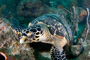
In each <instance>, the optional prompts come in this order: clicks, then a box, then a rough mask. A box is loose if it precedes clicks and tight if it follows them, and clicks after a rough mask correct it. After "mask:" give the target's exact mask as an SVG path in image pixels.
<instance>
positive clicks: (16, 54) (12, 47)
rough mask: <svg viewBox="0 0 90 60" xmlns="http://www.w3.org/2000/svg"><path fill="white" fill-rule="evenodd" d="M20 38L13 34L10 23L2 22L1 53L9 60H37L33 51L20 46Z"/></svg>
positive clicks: (0, 24) (0, 29)
mask: <svg viewBox="0 0 90 60" xmlns="http://www.w3.org/2000/svg"><path fill="white" fill-rule="evenodd" d="M3 26H4V27H3ZM4 29H5V30H4ZM7 29H8V30H7ZM19 37H20V35H17V34H15V33H13V32H12V30H11V29H10V25H9V22H5V21H4V20H0V52H3V54H4V53H5V54H6V57H7V60H35V59H34V56H33V49H31V48H30V47H28V46H26V45H21V44H19V39H20V38H19ZM5 54H4V55H5ZM0 56H1V55H0ZM6 57H5V58H6Z"/></svg>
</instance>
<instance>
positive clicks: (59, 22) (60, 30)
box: [31, 14, 72, 42]
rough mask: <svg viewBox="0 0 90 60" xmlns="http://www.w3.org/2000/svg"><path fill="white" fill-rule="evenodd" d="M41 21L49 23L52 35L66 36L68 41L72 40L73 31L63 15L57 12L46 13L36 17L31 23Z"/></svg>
mask: <svg viewBox="0 0 90 60" xmlns="http://www.w3.org/2000/svg"><path fill="white" fill-rule="evenodd" d="M41 22H42V23H44V24H45V25H47V27H48V29H49V31H50V33H51V34H52V35H58V36H61V37H65V38H66V39H67V41H68V42H70V40H71V37H72V32H71V29H70V27H69V25H68V24H67V22H66V20H65V19H64V18H63V17H62V16H60V15H57V14H45V15H43V16H40V17H38V18H36V19H35V20H33V21H32V22H31V23H32V24H33V25H34V24H38V23H41Z"/></svg>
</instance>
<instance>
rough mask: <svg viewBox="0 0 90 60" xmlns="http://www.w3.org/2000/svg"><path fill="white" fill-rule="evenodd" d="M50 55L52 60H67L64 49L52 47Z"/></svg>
mask: <svg viewBox="0 0 90 60" xmlns="http://www.w3.org/2000/svg"><path fill="white" fill-rule="evenodd" d="M50 54H51V60H67V59H66V55H65V53H64V52H63V49H62V48H59V47H55V46H52V48H51V51H50Z"/></svg>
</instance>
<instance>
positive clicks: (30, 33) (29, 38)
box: [20, 24, 50, 43]
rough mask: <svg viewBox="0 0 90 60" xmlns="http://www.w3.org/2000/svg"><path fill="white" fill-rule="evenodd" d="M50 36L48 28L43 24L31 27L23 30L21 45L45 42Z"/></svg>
mask: <svg viewBox="0 0 90 60" xmlns="http://www.w3.org/2000/svg"><path fill="white" fill-rule="evenodd" d="M49 36H50V33H49V30H48V28H47V27H46V26H45V25H43V24H37V25H33V26H29V27H28V28H27V29H25V30H23V32H22V36H21V38H20V43H32V42H43V41H45V40H48V38H49Z"/></svg>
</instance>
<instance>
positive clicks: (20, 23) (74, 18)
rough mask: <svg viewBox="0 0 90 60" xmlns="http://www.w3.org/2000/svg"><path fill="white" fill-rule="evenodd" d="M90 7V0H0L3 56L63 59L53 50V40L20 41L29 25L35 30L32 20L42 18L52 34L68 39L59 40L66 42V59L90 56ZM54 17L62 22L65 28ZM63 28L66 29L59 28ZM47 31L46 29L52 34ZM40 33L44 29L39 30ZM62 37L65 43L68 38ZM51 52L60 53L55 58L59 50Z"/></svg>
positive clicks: (82, 59) (86, 59) (0, 59)
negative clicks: (22, 42)
mask: <svg viewBox="0 0 90 60" xmlns="http://www.w3.org/2000/svg"><path fill="white" fill-rule="evenodd" d="M89 9H90V0H0V60H63V58H61V57H62V56H61V55H60V54H58V53H57V51H56V50H55V49H54V50H55V52H53V51H51V49H52V46H54V44H51V41H49V43H48V42H46V43H43V42H42V41H41V42H38V40H37V41H33V42H32V43H26V44H20V39H21V38H22V37H21V36H23V35H25V34H27V33H25V34H23V32H28V25H30V26H29V27H30V28H32V31H33V32H34V33H36V31H37V30H38V28H37V25H35V26H34V25H33V24H37V23H38V24H39V23H42V22H43V23H44V24H45V26H43V27H46V26H47V27H48V26H49V27H48V30H47V31H49V32H50V33H51V34H52V36H54V37H58V38H60V39H61V38H63V37H65V38H66V39H67V43H68V44H66V45H64V43H63V44H60V46H63V45H64V46H63V48H62V49H63V52H64V53H65V57H66V58H67V60H90V30H89V29H90V28H89V25H90V18H89V16H90V15H89V13H90V12H89ZM46 14H47V15H46ZM48 14H50V15H48ZM53 14H56V15H53ZM38 17H39V18H38ZM35 19H36V21H34V20H35ZM60 19H61V20H60ZM54 20H55V21H58V22H60V24H61V25H62V26H63V28H62V26H61V25H60V26H58V25H59V23H58V22H55V21H54ZM30 22H32V23H30ZM33 26H34V28H33ZM50 26H51V27H52V28H50ZM43 27H42V28H43ZM61 28H62V29H63V30H59V29H61ZM25 29H26V30H25ZM64 29H65V30H64ZM24 30H25V31H24ZM39 30H40V29H39ZM45 30H46V29H43V31H45ZM30 31H31V30H30ZM30 31H29V32H30ZM47 31H46V32H44V33H47V36H49V34H48V32H47ZM55 31H58V32H55ZM60 31H61V32H60ZM34 33H33V34H32V35H31V36H30V37H29V38H32V37H33V36H34V35H35V34H34ZM40 33H42V31H41V30H40V32H39V33H37V34H40ZM54 33H55V35H54ZM22 34H23V35H22ZM59 34H61V35H59ZM63 34H64V35H63ZM40 36H41V37H42V35H40ZM36 37H38V36H36ZM45 37H46V35H45ZM45 37H43V38H42V39H45ZM33 40H35V39H33ZM56 40H57V39H56ZM68 40H69V41H68ZM63 41H64V42H65V43H66V40H64V39H63ZM24 42H25V41H24ZM54 42H55V41H54ZM56 45H59V43H58V42H57V43H56ZM56 45H55V46H56ZM50 52H51V53H52V52H53V53H57V54H58V55H60V57H58V58H56V56H57V54H56V55H55V54H54V56H55V57H53V58H54V59H52V57H51V55H50ZM60 52H61V51H60ZM60 52H59V53H60ZM52 55H53V54H52ZM55 58H56V59H55Z"/></svg>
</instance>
